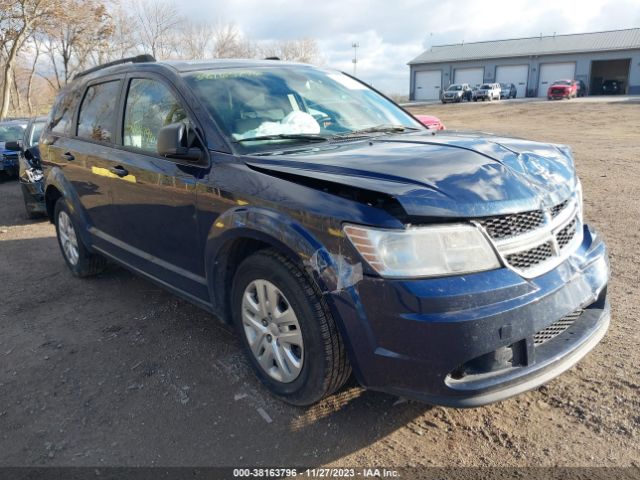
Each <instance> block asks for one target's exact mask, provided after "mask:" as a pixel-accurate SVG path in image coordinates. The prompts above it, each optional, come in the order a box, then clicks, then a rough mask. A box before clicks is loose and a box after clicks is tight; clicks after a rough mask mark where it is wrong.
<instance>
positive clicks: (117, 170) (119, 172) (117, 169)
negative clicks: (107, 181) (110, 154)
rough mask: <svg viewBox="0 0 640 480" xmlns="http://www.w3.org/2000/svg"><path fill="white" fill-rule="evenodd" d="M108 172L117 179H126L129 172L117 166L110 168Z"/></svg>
mask: <svg viewBox="0 0 640 480" xmlns="http://www.w3.org/2000/svg"><path fill="white" fill-rule="evenodd" d="M109 171H110V172H111V173H115V174H116V175H117V176H119V177H126V176H127V175H129V172H128V171H127V169H126V168H124V167H121V166H120V165H118V166H117V167H111V168H110V169H109Z"/></svg>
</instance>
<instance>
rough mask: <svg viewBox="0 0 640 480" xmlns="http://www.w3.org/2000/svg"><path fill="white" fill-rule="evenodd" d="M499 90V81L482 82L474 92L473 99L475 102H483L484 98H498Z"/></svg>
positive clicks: (490, 99)
mask: <svg viewBox="0 0 640 480" xmlns="http://www.w3.org/2000/svg"><path fill="white" fill-rule="evenodd" d="M500 91H501V88H500V84H499V83H483V84H482V85H480V88H478V90H477V91H476V92H475V96H474V97H473V101H474V102H477V101H478V100H482V101H483V102H484V101H485V100H489V101H492V100H500Z"/></svg>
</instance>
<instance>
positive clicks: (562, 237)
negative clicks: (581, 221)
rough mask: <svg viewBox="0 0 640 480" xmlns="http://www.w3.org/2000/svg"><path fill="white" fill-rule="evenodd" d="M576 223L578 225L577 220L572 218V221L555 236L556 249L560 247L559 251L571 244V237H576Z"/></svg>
mask: <svg viewBox="0 0 640 480" xmlns="http://www.w3.org/2000/svg"><path fill="white" fill-rule="evenodd" d="M577 223H578V219H577V218H574V219H573V220H571V222H570V223H569V225H567V226H566V227H564V228H563V229H562V230H560V232H559V233H558V235H556V239H557V240H558V247H560V249H561V250H562V249H563V248H564V247H566V246H567V245H568V244H569V242H571V240H572V239H573V237H574V236H575V235H576V224H577Z"/></svg>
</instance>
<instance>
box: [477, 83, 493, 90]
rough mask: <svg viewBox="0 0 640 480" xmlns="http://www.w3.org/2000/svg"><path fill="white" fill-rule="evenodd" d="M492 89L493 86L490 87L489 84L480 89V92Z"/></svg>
mask: <svg viewBox="0 0 640 480" xmlns="http://www.w3.org/2000/svg"><path fill="white" fill-rule="evenodd" d="M492 88H493V87H492V86H491V85H489V84H488V83H485V84H484V85H482V86H481V87H480V90H491V89H492Z"/></svg>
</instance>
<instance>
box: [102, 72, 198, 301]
mask: <svg viewBox="0 0 640 480" xmlns="http://www.w3.org/2000/svg"><path fill="white" fill-rule="evenodd" d="M125 82H126V84H125V88H124V92H123V98H122V101H121V114H120V126H119V128H118V131H119V135H118V143H119V150H118V151H117V152H116V153H115V154H114V156H113V157H112V160H113V161H114V163H115V164H116V169H119V170H120V173H119V175H120V178H118V180H117V181H116V182H115V184H114V186H113V205H114V209H115V211H116V212H117V216H118V230H117V232H116V233H115V234H114V237H115V238H111V239H110V241H111V242H114V243H115V244H116V246H117V248H118V250H119V253H118V256H119V257H120V258H121V259H123V260H124V261H126V263H128V264H129V265H131V266H133V267H134V268H137V269H140V270H142V271H144V272H145V273H148V274H150V275H152V276H153V277H155V278H156V279H159V280H162V281H163V282H165V283H168V284H170V285H172V286H173V287H175V288H178V289H180V290H182V291H183V292H185V293H188V294H190V295H192V296H195V297H197V298H200V299H206V298H207V295H208V294H207V290H206V281H205V278H204V265H203V258H204V257H203V253H202V245H200V242H199V237H198V231H197V222H196V211H195V208H196V206H195V203H196V181H197V179H198V178H201V177H202V176H203V173H204V170H205V167H204V166H203V165H201V164H200V165H196V164H193V163H188V162H183V161H180V160H172V159H167V158H163V157H161V156H160V155H158V153H157V138H158V132H159V131H160V129H161V128H162V127H163V126H165V125H168V124H170V123H175V122H179V121H184V122H186V123H191V124H194V123H193V120H192V119H193V118H195V117H194V116H193V115H192V114H191V113H190V111H189V109H188V108H187V107H186V102H184V100H183V99H182V97H181V96H180V95H179V93H178V92H177V90H175V89H174V88H173V86H172V85H171V84H170V83H169V82H168V81H167V80H165V79H164V78H163V77H161V76H160V75H155V74H148V73H140V74H130V75H129V76H127V78H126V80H125Z"/></svg>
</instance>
